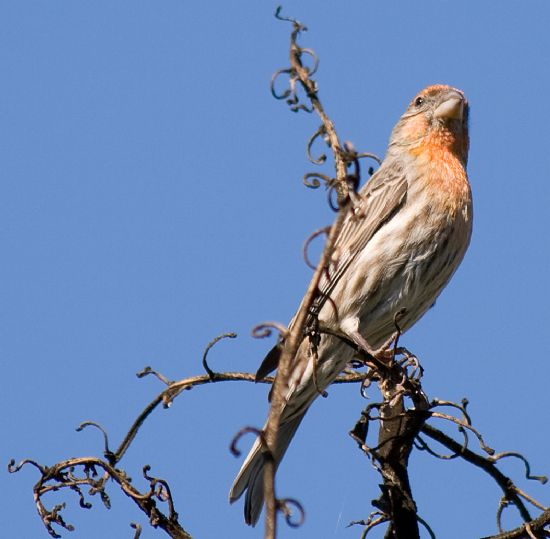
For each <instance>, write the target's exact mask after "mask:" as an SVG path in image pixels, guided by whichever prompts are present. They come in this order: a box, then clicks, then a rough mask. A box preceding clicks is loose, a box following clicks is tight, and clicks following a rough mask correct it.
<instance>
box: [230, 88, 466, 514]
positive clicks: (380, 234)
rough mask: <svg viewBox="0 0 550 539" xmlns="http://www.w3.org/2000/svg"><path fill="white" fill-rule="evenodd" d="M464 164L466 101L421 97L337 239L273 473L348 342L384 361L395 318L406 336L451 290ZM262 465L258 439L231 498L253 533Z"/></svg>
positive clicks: (294, 376)
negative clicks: (239, 503) (315, 336)
mask: <svg viewBox="0 0 550 539" xmlns="http://www.w3.org/2000/svg"><path fill="white" fill-rule="evenodd" d="M467 157H468V103H467V101H466V98H465V97H464V94H463V93H462V92H461V91H460V90H457V89H455V88H451V87H449V86H444V85H435V86H430V87H428V88H426V89H424V90H422V91H421V92H420V93H419V94H418V95H417V96H416V97H415V98H414V99H413V100H412V102H411V103H410V105H409V106H408V108H407V110H406V111H405V113H404V114H403V116H401V118H400V120H399V121H398V122H397V125H396V126H395V128H394V129H393V131H392V134H391V138H390V143H389V146H388V151H387V154H386V157H385V159H384V161H383V163H382V165H381V166H380V168H379V169H378V170H377V172H376V173H375V174H374V175H373V176H372V178H371V179H370V181H368V182H367V183H366V185H365V186H364V187H363V188H362V189H361V191H360V192H359V193H358V201H357V203H355V204H353V205H351V207H350V209H349V210H348V215H347V217H346V221H345V223H344V225H343V228H342V230H341V233H340V234H339V235H338V238H337V239H336V243H335V247H334V253H333V256H332V257H331V262H330V266H329V268H328V269H327V271H325V272H324V276H323V278H322V279H321V282H320V285H319V288H320V294H319V295H318V297H317V300H316V302H315V303H314V305H313V309H314V311H315V314H316V315H317V318H318V323H319V326H321V327H325V328H329V329H330V333H331V334H327V333H322V334H321V335H320V337H319V341H318V344H317V354H316V355H317V359H316V361H314V360H313V357H312V355H313V354H312V353H311V344H310V342H309V340H308V339H304V340H303V342H302V343H301V345H300V348H299V350H298V352H297V354H296V356H295V358H293V360H292V363H291V374H290V380H289V389H288V393H287V395H286V400H285V404H284V409H283V411H282V415H281V423H280V427H279V432H278V438H277V448H276V452H275V455H274V458H275V463H276V465H278V464H279V462H280V461H281V459H282V457H283V455H284V453H285V451H286V449H287V447H288V445H289V443H290V441H291V439H292V437H293V436H294V433H295V432H296V429H297V428H298V426H299V424H300V422H301V421H302V419H303V417H304V415H305V413H306V412H307V410H308V409H309V407H310V405H311V403H312V402H313V401H314V400H315V398H316V397H317V396H318V395H319V392H320V390H323V389H324V388H325V387H326V386H328V385H329V384H330V383H331V382H332V381H333V380H334V379H335V378H336V377H337V376H338V374H339V373H340V372H341V370H342V369H343V368H344V367H345V366H346V364H347V363H348V362H349V361H350V360H351V359H352V358H353V356H354V354H355V353H356V351H355V349H354V348H353V347H351V346H350V345H349V344H347V343H346V340H348V341H351V342H353V343H354V344H355V345H356V346H357V347H358V348H359V349H362V350H365V351H367V352H369V353H371V354H374V355H376V354H379V355H380V354H381V355H383V351H384V350H383V348H384V346H386V347H387V346H388V345H387V343H388V341H389V340H391V337H392V335H393V334H394V332H395V329H396V327H395V316H396V314H397V313H400V318H399V326H400V329H401V330H402V331H405V330H407V329H408V328H409V327H411V326H412V325H413V324H414V323H415V322H416V321H417V320H418V319H419V318H420V317H421V316H422V315H423V314H424V313H425V312H426V311H427V310H428V309H429V308H430V307H431V306H432V305H433V303H434V301H435V300H436V298H437V296H438V295H439V293H440V292H441V291H442V290H443V288H444V287H445V285H446V284H447V283H448V282H449V279H450V278H451V276H452V275H453V273H454V272H455V270H456V269H457V267H458V265H459V264H460V262H461V260H462V258H463V256H464V253H465V252H466V249H467V247H468V243H469V241H470V235H471V230H472V201H471V192H470V186H469V184H468V178H467V175H466V162H467ZM337 334H341V335H343V336H345V339H341V338H339V337H337V336H336V335H337ZM381 347H382V348H381ZM377 349H378V350H377ZM279 351H280V345H278V346H276V347H275V348H274V349H273V350H272V351H271V352H270V353H269V354H268V355H267V357H266V359H265V360H264V364H262V366H261V367H260V370H259V372H258V375H259V377H263V376H265V375H266V374H267V373H268V372H269V371H270V370H272V368H274V367H275V365H276V359H277V356H278V354H279ZM314 371H315V372H314ZM264 459H265V456H264V454H263V452H262V447H261V443H260V441H259V440H257V441H256V443H255V445H254V446H253V448H252V450H251V451H250V453H249V455H248V457H247V459H246V460H245V462H244V464H243V466H242V468H241V470H240V472H239V474H238V476H237V478H236V479H235V482H234V484H233V487H232V489H231V492H230V494H229V500H230V502H231V503H232V502H234V501H235V500H237V499H238V498H239V497H240V496H241V495H242V494H243V493H244V491H245V490H246V491H247V492H246V499H245V508H244V513H245V520H246V522H247V524H252V525H254V524H256V522H257V521H258V518H259V516H260V513H261V510H262V505H263V464H264Z"/></svg>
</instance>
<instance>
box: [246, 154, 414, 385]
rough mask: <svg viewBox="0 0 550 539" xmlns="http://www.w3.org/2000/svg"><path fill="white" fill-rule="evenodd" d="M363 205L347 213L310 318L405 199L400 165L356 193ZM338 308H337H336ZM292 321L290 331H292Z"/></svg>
mask: <svg viewBox="0 0 550 539" xmlns="http://www.w3.org/2000/svg"><path fill="white" fill-rule="evenodd" d="M359 194H360V197H361V200H362V202H363V204H362V207H361V208H359V211H358V212H356V213H352V211H351V210H350V213H349V215H348V217H347V219H346V222H345V223H344V226H343V227H342V231H341V232H340V234H339V235H338V238H337V239H336V242H335V245H334V252H335V253H336V254H337V257H336V259H335V260H334V261H333V263H332V264H331V268H329V271H328V274H325V276H324V277H323V278H322V280H321V284H320V290H319V295H318V297H317V299H316V300H315V301H314V303H313V305H312V309H311V311H312V314H311V316H310V319H309V321H310V322H311V321H313V316H315V315H316V314H318V313H319V311H320V310H321V308H322V307H323V305H324V304H325V303H326V301H328V298H330V294H331V293H332V291H333V290H334V288H335V287H336V285H337V284H338V282H339V281H340V280H341V279H342V278H343V277H344V276H345V274H346V271H347V270H348V268H349V266H350V264H351V263H352V262H353V261H354V260H355V258H356V257H357V256H358V254H359V253H360V252H361V251H362V250H363V249H364V248H365V247H366V245H367V244H368V242H369V241H370V240H371V238H372V237H373V236H374V235H375V234H376V232H377V231H378V230H379V229H380V228H381V227H382V226H384V224H385V223H386V222H387V221H388V220H389V219H390V218H391V217H392V216H394V215H395V214H396V213H397V212H398V211H399V210H400V209H401V208H402V206H403V204H404V202H405V200H406V198H407V179H406V177H405V174H404V172H403V167H402V166H401V164H400V163H397V162H390V163H384V164H383V165H382V167H380V169H378V171H377V172H376V173H375V174H374V175H373V177H372V178H371V179H370V181H369V182H367V184H365V186H364V187H363V188H362V189H361V191H360V192H359ZM336 307H337V306H336ZM292 323H293V322H292V321H291V322H290V325H289V328H291V327H292ZM280 352H281V343H279V344H277V345H275V346H274V347H273V348H272V349H271V351H270V352H269V353H268V354H267V356H266V357H265V359H264V360H263V362H262V364H261V365H260V368H259V369H258V372H257V373H256V381H258V380H261V379H262V378H264V377H265V376H267V375H268V374H269V373H270V372H272V371H273V370H275V369H276V368H277V364H278V362H279V357H280Z"/></svg>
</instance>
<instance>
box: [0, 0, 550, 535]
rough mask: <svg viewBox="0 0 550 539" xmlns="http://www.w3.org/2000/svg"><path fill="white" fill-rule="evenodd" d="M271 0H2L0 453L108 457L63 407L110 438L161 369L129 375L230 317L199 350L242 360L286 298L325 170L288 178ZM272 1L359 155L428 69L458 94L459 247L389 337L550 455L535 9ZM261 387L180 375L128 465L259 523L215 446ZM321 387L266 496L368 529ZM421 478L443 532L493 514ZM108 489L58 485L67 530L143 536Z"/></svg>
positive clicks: (31, 521)
mask: <svg viewBox="0 0 550 539" xmlns="http://www.w3.org/2000/svg"><path fill="white" fill-rule="evenodd" d="M275 7H276V4H271V3H269V2H252V1H247V2H245V1H241V2H235V3H233V4H232V5H231V6H229V4H228V3H221V2H186V1H184V0H179V1H176V0H164V1H162V2H158V1H157V2H152V1H148V2H146V1H141V0H132V1H129V0H128V1H120V0H110V1H108V2H107V1H101V0H98V1H96V2H93V3H92V2H82V1H80V2H75V1H67V0H57V1H55V2H52V1H51V0H47V1H46V0H43V1H26V0H19V1H17V2H13V1H12V2H2V4H1V17H0V66H1V71H2V84H1V86H0V122H1V126H2V129H1V130H0V138H1V140H0V148H1V150H0V151H1V155H2V158H1V169H2V171H1V176H0V245H1V247H2V251H3V256H2V264H1V265H0V283H1V284H0V305H1V308H0V365H1V367H2V372H3V377H2V380H3V381H2V388H1V393H0V399H1V405H2V409H3V414H2V415H1V417H0V428H1V432H2V433H3V436H2V439H3V441H2V443H1V444H0V460H1V461H2V462H4V463H6V462H7V461H8V460H9V459H10V458H12V457H13V458H15V459H16V460H20V459H22V458H24V457H32V458H35V459H37V460H38V461H40V462H41V463H44V464H51V463H53V462H55V461H57V460H60V459H63V458H66V457H68V456H80V455H89V454H96V455H100V453H101V449H102V445H101V439H100V437H99V436H98V435H97V434H96V433H94V432H92V431H85V432H83V433H76V432H75V431H74V428H75V427H76V426H77V425H78V424H79V423H80V422H81V421H84V420H95V421H98V422H99V423H101V424H102V425H103V426H104V427H105V428H106V429H107V430H108V432H109V433H110V436H111V439H112V444H113V445H114V446H116V445H117V443H118V442H119V440H120V439H121V437H122V435H123V433H124V432H125V429H127V427H128V426H129V424H130V423H131V421H132V420H133V418H134V417H135V416H136V415H137V413H138V412H139V411H140V410H141V409H142V408H143V407H144V406H145V405H146V404H147V403H148V402H149V401H150V400H151V399H152V398H153V397H154V396H155V395H156V393H157V392H158V391H159V390H160V389H161V387H160V386H159V384H158V383H157V382H156V381H155V380H153V379H145V380H138V379H136V377H135V376H134V373H135V372H137V371H138V370H140V369H141V368H143V367H144V366H145V365H151V366H153V367H155V368H156V369H158V370H160V371H161V372H163V373H164V374H165V375H166V376H167V377H168V378H170V379H179V378H184V377H186V376H190V375H195V374H198V373H201V371H202V369H201V365H200V359H201V355H202V351H203V348H204V346H205V345H206V344H207V343H208V342H209V341H210V340H211V339H212V338H213V337H214V336H216V335H217V334H219V333H222V332H225V331H235V332H237V333H238V334H239V338H238V339H237V340H235V341H229V342H223V343H220V344H219V346H218V347H217V348H216V349H215V350H214V351H213V352H212V354H211V356H210V361H211V365H212V367H213V368H215V369H219V370H247V371H255V370H256V368H257V366H258V364H259V362H260V361H261V359H262V357H263V354H264V353H265V351H266V350H267V349H268V348H269V346H270V345H271V343H270V342H266V341H260V342H258V341H254V340H253V339H251V338H250V329H251V328H252V327H253V326H254V325H255V324H257V323H259V322H261V321H264V320H277V321H281V322H286V321H287V320H288V319H289V318H290V317H291V316H292V314H293V312H294V310H295V309H296V307H297V305H298V303H299V301H300V299H301V296H302V294H303V292H304V291H305V288H306V286H307V283H308V279H309V276H310V270H309V269H308V268H307V267H306V266H305V265H304V263H303V261H302V258H301V245H302V242H303V240H304V239H305V238H306V237H307V236H308V235H309V233H310V232H311V231H312V230H314V229H316V228H319V227H320V226H324V225H326V224H328V223H330V221H331V219H332V218H333V215H332V214H331V212H330V210H329V209H328V208H327V206H326V203H325V195H324V193H323V192H322V191H318V192H315V191H311V190H308V189H306V188H305V187H304V186H303V185H302V184H301V176H302V175H303V174H304V173H305V172H308V171H311V170H313V167H312V165H311V164H309V163H308V162H307V161H306V159H305V144H306V141H307V139H308V138H309V136H310V135H311V133H312V132H313V131H314V130H315V129H316V128H317V126H318V120H317V119H316V118H314V117H312V116H309V115H305V114H299V115H295V114H292V113H291V112H289V111H288V110H287V109H286V107H285V106H284V104H283V103H281V102H278V101H275V100H274V99H273V98H272V97H271V95H270V93H269V79H270V76H271V73H272V72H273V71H275V70H276V69H278V68H281V67H285V66H286V63H287V56H288V52H287V51H288V35H289V26H288V25H286V24H283V23H281V22H277V21H276V20H275V19H274V18H273V16H272V14H273V12H274V10H275ZM284 13H286V14H289V15H293V16H295V17H297V18H299V19H300V20H302V21H303V22H305V23H306V24H307V25H308V27H309V29H310V30H309V32H307V33H306V34H305V35H304V36H303V39H302V43H303V44H304V45H305V46H308V47H312V48H313V49H315V51H316V52H317V53H318V55H319V57H320V59H321V64H320V69H319V72H318V76H317V80H318V82H319V85H320V96H321V98H322V100H323V103H324V105H325V107H326V109H327V112H328V113H329V114H330V115H331V117H332V118H333V120H334V121H335V123H336V127H337V130H338V132H339V134H340V136H341V138H342V140H350V141H353V143H354V144H355V146H356V147H357V148H358V149H360V150H364V151H372V152H375V153H378V154H380V155H383V154H384V151H385V146H386V143H387V139H388V136H389V133H390V130H391V128H392V126H393V124H394V123H395V122H396V121H397V119H398V117H399V116H400V114H401V113H402V112H403V110H404V109H405V107H406V105H407V103H408V102H409V100H410V99H411V98H412V97H413V96H414V94H415V93H416V92H417V91H418V90H420V89H421V88H423V87H424V86H427V85H429V84H433V83H447V84H451V85H453V86H456V87H459V88H461V89H462V90H464V92H465V93H466V95H467V96H468V98H469V101H470V104H471V152H470V161H469V175H470V179H471V184H472V190H473V194H474V205H475V223H474V234H473V238H472V243H471V247H470V250H469V252H468V254H467V256H466V258H465V260H464V263H463V264H462V266H461V268H460V270H459V271H458V273H457V274H456V275H455V277H454V279H453V281H452V283H451V284H450V286H449V287H448V288H447V289H446V290H445V291H444V293H443V295H442V296H441V298H440V299H439V300H438V302H437V305H436V307H435V308H434V309H432V310H431V311H430V312H429V313H428V314H427V315H426V316H425V317H424V319H422V321H421V322H420V323H418V324H417V326H415V327H414V328H413V329H412V330H411V331H410V332H409V333H408V334H407V335H406V336H405V337H404V339H403V343H404V344H405V345H406V346H407V347H408V348H409V349H411V350H412V351H414V352H415V353H416V354H417V355H418V356H419V357H420V359H421V361H422V364H423V366H424V368H425V370H426V373H425V378H424V388H425V390H426V392H427V393H428V395H429V396H430V397H439V398H442V399H449V400H459V399H461V398H462V397H468V398H469V399H470V402H471V405H470V411H471V413H472V416H473V418H474V422H475V425H476V426H478V427H479V428H480V430H481V431H482V432H483V433H484V434H485V436H486V439H487V442H488V443H489V444H490V445H492V446H493V447H495V448H496V449H497V450H499V451H503V450H517V451H521V452H522V453H523V454H525V455H526V456H527V457H528V458H529V459H530V462H531V464H532V466H533V470H534V472H535V473H539V474H544V473H546V474H550V458H549V457H548V450H547V448H548V429H547V414H548V409H549V408H550V392H549V391H548V374H547V373H548V366H547V365H548V355H549V353H550V336H549V332H548V327H549V323H550V315H549V311H548V304H549V301H548V299H549V297H548V296H549V294H548V275H549V274H550V254H549V247H550V242H549V240H548V228H549V226H548V214H549V202H550V186H549V185H550V151H549V150H548V148H549V134H548V124H549V118H550V98H549V96H550V76H549V72H548V68H547V66H548V65H550V58H549V56H550V52H549V51H550V33H549V32H548V24H549V21H550V5H549V4H548V2H545V1H542V0H540V1H532V2H529V3H521V4H520V3H519V2H514V1H509V0H502V1H501V2H499V3H498V7H497V5H496V3H489V2H474V1H471V0H470V1H465V2H461V3H459V4H457V3H456V2H447V1H443V0H441V1H424V2H377V3H374V2H363V1H361V2H360V1H351V2H347V3H346V4H345V7H344V8H343V4H342V3H339V2H323V3H320V2H313V1H302V2H287V3H285V4H284ZM322 171H324V172H327V173H330V168H325V169H324V170H322ZM266 393H267V389H266V387H265V386H261V387H260V386H257V387H256V386H253V385H251V384H245V383H241V384H219V385H216V386H209V387H202V388H198V389H195V390H193V391H191V392H189V393H187V394H185V395H182V396H181V397H180V398H179V399H178V400H177V401H176V402H175V403H174V405H173V407H172V408H171V409H170V410H167V411H166V410H158V411H157V413H155V414H154V415H153V416H152V417H150V418H149V420H148V421H147V423H146V425H145V426H144V428H143V429H142V431H141V433H140V435H139V437H138V438H137V440H136V441H135V443H134V445H133V446H132V448H131V449H130V451H129V452H128V455H127V457H126V459H125V460H124V461H123V462H122V465H123V466H125V467H126V469H127V470H128V471H129V472H130V474H131V475H132V476H133V477H134V480H135V482H136V485H137V486H143V485H142V484H141V483H140V480H139V475H140V469H141V466H142V465H143V464H145V463H148V464H150V465H151V466H152V470H153V473H154V474H155V475H158V476H161V477H164V478H166V479H168V480H169V481H170V484H171V486H172V490H173V492H174V497H175V501H176V504H177V508H178V511H179V514H180V517H181V522H182V523H183V524H184V526H186V528H187V529H188V530H189V531H190V532H191V533H192V534H193V535H194V537H197V538H199V537H212V536H214V535H215V534H216V535H217V536H220V535H222V536H224V537H243V538H246V537H251V538H252V537H261V536H262V527H261V526H260V527H259V528H258V529H248V528H246V527H245V526H244V524H243V523H242V507H241V506H240V505H237V506H234V507H230V506H229V505H228V504H227V491H228V489H229V486H230V484H231V482H232V479H233V476H234V474H235V473H236V472H237V470H238V468H239V466H240V460H237V459H235V458H234V457H232V456H231V455H230V453H229V451H228V445H229V442H230V440H231V438H232V436H233V435H234V434H235V433H236V432H237V431H238V430H239V429H240V428H241V427H242V426H244V425H256V426H261V425H262V424H263V421H264V419H265V415H266V411H267V402H266ZM329 393H330V398H329V399H326V400H322V401H318V402H316V404H315V406H314V407H313V409H312V410H311V412H310V413H309V414H308V417H307V419H306V421H305V422H304V424H303V426H302V428H301V429H300V431H299V433H298V434H297V436H296V439H295V441H294V443H293V444H292V446H291V448H290V450H289V452H288V455H287V458H286V459H285V462H284V464H283V465H282V467H281V469H280V475H279V483H278V485H279V492H280V493H281V495H284V496H291V497H295V498H297V499H299V500H301V501H302V502H303V504H304V506H305V508H306V511H307V520H306V523H305V524H304V526H303V527H302V528H300V529H298V530H290V529H285V528H284V527H283V528H282V531H281V537H327V538H333V537H334V538H355V537H358V536H359V529H353V528H352V529H346V527H345V526H346V524H347V523H348V522H349V521H351V520H356V519H361V518H365V517H366V516H367V515H368V513H369V512H370V510H371V508H370V500H371V499H373V498H376V497H377V496H378V487H377V485H378V478H377V476H376V474H375V472H374V470H373V469H372V468H371V467H370V465H369V463H368V462H367V461H366V459H365V458H364V456H363V455H362V454H361V453H360V452H359V451H358V450H357V449H356V446H355V444H354V443H353V442H352V441H351V439H350V438H349V437H348V436H347V432H348V430H349V429H350V428H351V427H352V426H353V424H354V422H355V420H356V419H357V418H358V417H359V414H360V411H361V409H362V408H363V407H364V406H365V404H366V403H365V401H364V400H363V399H362V398H361V397H360V395H359V392H358V390H357V388H354V387H350V386H346V387H334V388H331V389H330V392H329ZM374 396H375V394H373V397H374ZM243 442H244V444H243V445H246V443H247V442H251V440H243ZM472 447H475V444H473V445H472ZM503 469H504V471H505V473H509V474H511V475H512V476H513V477H514V478H517V479H518V483H519V484H520V485H522V486H526V487H528V488H529V491H530V492H531V493H532V494H533V495H534V496H535V497H538V498H539V499H540V500H541V501H542V502H543V503H546V504H550V492H549V490H548V487H542V486H538V485H536V484H530V485H526V484H525V481H523V480H522V479H521V476H522V468H521V466H520V465H519V464H518V463H516V462H510V463H506V464H505V465H504V467H503ZM410 471H411V480H412V483H413V489H414V493H415V498H416V501H417V503H418V506H419V512H420V514H421V516H422V517H423V518H424V519H425V520H427V521H428V522H429V523H430V525H431V526H432V528H433V529H434V531H435V532H436V533H437V534H438V535H439V536H440V537H445V538H451V539H452V538H454V537H456V538H464V537H475V536H481V535H489V534H491V533H493V532H494V531H495V528H494V526H495V524H494V522H495V511H496V509H497V506H498V500H499V498H500V492H499V491H498V488H497V487H496V485H495V484H494V483H493V482H492V481H491V480H490V479H489V478H488V477H485V476H484V475H483V474H482V473H480V472H478V471H477V470H474V469H472V468H471V467H470V466H467V465H465V464H463V463H461V462H457V461H453V462H440V461H436V460H434V459H433V458H431V457H428V456H426V455H424V454H414V455H413V456H412V458H411V467H410ZM36 479H37V475H36V473H35V471H34V470H33V469H31V468H25V469H24V470H22V471H21V472H20V473H19V474H17V475H15V476H10V475H8V474H7V473H6V472H2V473H1V474H0V484H1V488H2V491H3V492H4V493H6V492H9V500H10V505H9V506H8V505H7V504H6V503H4V504H3V509H2V511H6V514H5V515H4V517H3V518H2V521H3V524H2V528H3V533H4V534H5V535H6V537H24V538H27V537H47V534H46V532H45V531H44V530H43V528H42V524H41V523H40V521H39V519H38V517H37V515H36V512H35V509H34V506H33V501H32V491H31V489H32V485H33V484H34V482H35V481H36ZM110 493H111V495H112V499H113V509H112V510H111V511H106V510H105V509H104V508H103V507H102V506H101V504H98V503H96V504H95V507H94V509H92V510H91V511H87V512H86V511H84V510H82V509H80V508H78V506H77V500H76V499H75V497H74V496H65V497H64V496H63V495H61V496H58V497H55V496H52V497H51V498H50V503H51V505H54V504H55V503H59V501H61V500H66V501H67V502H68V507H67V509H66V513H65V516H66V518H67V520H68V521H70V522H71V523H73V524H74V525H75V526H76V531H75V532H74V533H73V534H72V535H73V536H74V537H79V538H96V537H131V536H132V535H131V534H132V530H131V529H130V528H129V522H131V521H135V522H139V523H142V524H144V525H146V522H145V519H144V518H143V517H142V515H141V513H140V512H139V511H138V510H137V509H136V508H134V506H133V504H132V503H131V502H130V501H129V500H127V499H126V498H125V497H124V496H122V495H118V494H117V493H116V489H115V488H112V489H111V490H110ZM457 515H461V516H460V517H457ZM506 515H507V517H506V519H505V522H506V523H507V524H509V525H510V526H512V525H514V524H516V523H517V520H515V514H514V511H513V510H511V511H509V513H507V514H506ZM512 515H513V516H514V517H513V518H512ZM65 535H66V536H69V535H70V534H68V533H67V534H65ZM143 536H144V537H162V536H163V534H162V533H161V532H157V531H154V530H152V529H149V528H146V530H145V531H144V535H143Z"/></svg>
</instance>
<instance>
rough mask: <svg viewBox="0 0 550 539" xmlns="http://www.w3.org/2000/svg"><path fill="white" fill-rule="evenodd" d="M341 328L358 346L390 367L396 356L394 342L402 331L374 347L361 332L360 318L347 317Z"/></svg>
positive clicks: (383, 364)
mask: <svg viewBox="0 0 550 539" xmlns="http://www.w3.org/2000/svg"><path fill="white" fill-rule="evenodd" d="M340 329H341V330H342V331H343V333H344V335H346V337H347V338H348V339H349V340H350V341H351V342H352V343H353V344H355V346H357V348H358V349H359V350H361V351H363V352H366V353H367V354H368V355H369V356H371V357H373V358H374V359H375V360H376V361H377V362H378V363H380V364H381V365H382V366H384V367H388V366H389V365H390V364H391V362H392V361H393V360H394V358H395V349H394V347H393V346H392V344H393V343H394V342H395V341H396V339H397V338H398V337H399V335H400V332H395V333H394V334H393V335H392V336H391V337H390V338H389V339H388V340H387V341H386V342H385V343H384V344H383V345H382V346H381V347H380V348H377V349H374V348H372V346H370V344H369V343H368V342H367V340H366V339H365V338H364V337H363V335H361V333H359V319H358V318H347V319H345V320H343V321H342V322H341V323H340Z"/></svg>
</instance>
